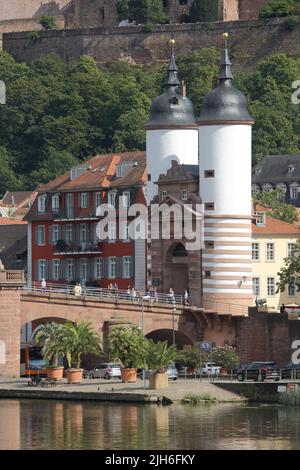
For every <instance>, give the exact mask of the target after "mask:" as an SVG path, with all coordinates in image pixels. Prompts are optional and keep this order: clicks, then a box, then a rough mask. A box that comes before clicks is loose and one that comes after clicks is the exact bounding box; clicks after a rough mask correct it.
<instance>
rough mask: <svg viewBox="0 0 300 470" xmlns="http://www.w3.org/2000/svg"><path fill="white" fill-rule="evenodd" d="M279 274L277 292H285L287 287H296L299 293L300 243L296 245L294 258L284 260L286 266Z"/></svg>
mask: <svg viewBox="0 0 300 470" xmlns="http://www.w3.org/2000/svg"><path fill="white" fill-rule="evenodd" d="M277 274H278V278H279V281H278V282H277V292H284V291H285V289H286V286H287V285H295V286H296V287H297V291H298V292H299V290H300V241H299V240H298V242H297V244H296V249H295V251H294V253H293V254H292V256H288V257H287V258H285V259H284V266H283V267H282V268H281V269H280V271H279V273H277Z"/></svg>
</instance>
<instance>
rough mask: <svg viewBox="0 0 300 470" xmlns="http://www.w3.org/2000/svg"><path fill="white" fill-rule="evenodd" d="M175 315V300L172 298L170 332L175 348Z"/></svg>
mask: <svg viewBox="0 0 300 470" xmlns="http://www.w3.org/2000/svg"><path fill="white" fill-rule="evenodd" d="M175 313H176V300H175V298H173V301H172V325H173V326H172V330H173V342H172V343H173V346H176V339H175Z"/></svg>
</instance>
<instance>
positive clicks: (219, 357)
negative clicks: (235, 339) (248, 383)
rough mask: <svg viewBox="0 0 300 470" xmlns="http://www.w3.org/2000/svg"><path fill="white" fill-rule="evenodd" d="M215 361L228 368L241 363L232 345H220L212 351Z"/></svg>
mask: <svg viewBox="0 0 300 470" xmlns="http://www.w3.org/2000/svg"><path fill="white" fill-rule="evenodd" d="M212 359H213V362H215V363H216V364H218V365H219V366H221V367H225V368H226V369H229V370H230V369H234V368H235V367H236V366H237V365H238V363H239V356H238V353H237V351H236V349H235V348H233V347H232V346H219V347H216V348H214V349H213V351H212Z"/></svg>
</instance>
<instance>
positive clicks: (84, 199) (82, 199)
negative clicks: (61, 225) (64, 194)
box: [79, 193, 89, 209]
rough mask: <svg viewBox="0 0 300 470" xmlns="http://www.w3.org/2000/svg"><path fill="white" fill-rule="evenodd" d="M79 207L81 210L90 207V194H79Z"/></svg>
mask: <svg viewBox="0 0 300 470" xmlns="http://www.w3.org/2000/svg"><path fill="white" fill-rule="evenodd" d="M79 207H80V208H81V209H87V208H88V207H89V193H79Z"/></svg>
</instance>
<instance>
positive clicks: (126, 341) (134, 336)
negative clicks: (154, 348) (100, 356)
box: [108, 326, 146, 383]
mask: <svg viewBox="0 0 300 470" xmlns="http://www.w3.org/2000/svg"><path fill="white" fill-rule="evenodd" d="M145 345H146V340H145V338H144V336H143V334H142V332H141V331H140V329H139V328H137V327H135V326H134V327H123V326H122V327H120V326H116V327H114V328H113V329H112V331H111V333H110V335H109V337H108V354H109V357H110V359H111V360H113V361H117V360H119V361H121V362H122V364H123V366H124V368H122V369H121V374H122V382H124V383H126V382H136V380H137V368H139V367H143V366H144V362H145V360H144V357H145Z"/></svg>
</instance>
